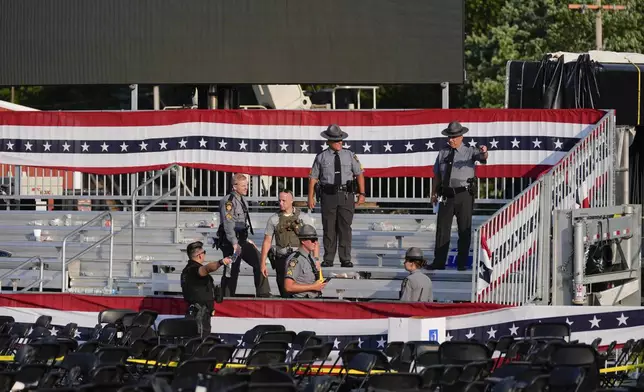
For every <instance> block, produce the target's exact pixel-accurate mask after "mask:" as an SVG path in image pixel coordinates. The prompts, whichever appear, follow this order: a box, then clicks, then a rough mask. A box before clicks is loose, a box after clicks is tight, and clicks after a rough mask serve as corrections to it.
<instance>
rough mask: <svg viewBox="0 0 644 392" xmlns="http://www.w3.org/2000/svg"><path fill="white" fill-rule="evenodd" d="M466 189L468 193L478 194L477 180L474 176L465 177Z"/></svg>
mask: <svg viewBox="0 0 644 392" xmlns="http://www.w3.org/2000/svg"><path fill="white" fill-rule="evenodd" d="M467 191H468V192H469V193H470V195H472V196H474V197H476V196H478V194H479V187H478V182H477V181H476V177H472V178H468V179H467Z"/></svg>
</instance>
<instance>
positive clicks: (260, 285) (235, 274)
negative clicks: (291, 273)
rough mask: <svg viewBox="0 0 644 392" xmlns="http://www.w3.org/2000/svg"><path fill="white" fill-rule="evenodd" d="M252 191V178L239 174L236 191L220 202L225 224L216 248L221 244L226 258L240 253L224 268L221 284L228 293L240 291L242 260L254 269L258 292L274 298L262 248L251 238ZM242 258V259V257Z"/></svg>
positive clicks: (234, 177) (220, 246) (222, 226)
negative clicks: (249, 198) (263, 268)
mask: <svg viewBox="0 0 644 392" xmlns="http://www.w3.org/2000/svg"><path fill="white" fill-rule="evenodd" d="M247 193H248V180H247V179H246V176H245V175H244V174H241V173H237V174H235V175H234V176H233V190H232V192H230V194H228V195H226V196H225V197H224V198H223V199H221V201H220V202H219V213H220V219H221V224H220V225H219V230H218V231H217V240H216V242H215V247H217V246H218V247H219V248H220V249H221V251H222V253H223V254H224V257H228V256H231V255H232V254H233V253H234V252H235V251H237V252H238V253H239V257H238V258H237V260H234V261H233V264H232V265H230V266H227V267H226V268H225V269H224V275H223V277H222V278H221V286H222V288H223V289H224V295H225V296H227V297H233V296H234V295H235V292H236V291H237V279H238V278H239V268H240V266H241V262H240V261H241V260H244V261H245V262H246V263H247V264H248V265H250V266H251V267H252V268H253V276H254V278H255V291H256V295H257V296H258V297H270V296H271V288H270V286H269V284H268V279H266V277H265V276H264V275H262V272H261V263H260V262H259V250H258V249H257V246H255V244H254V243H253V241H251V240H250V239H249V238H248V234H249V232H250V234H255V233H254V232H253V225H252V223H251V221H250V216H249V214H248V202H247V201H246V200H245V199H244V196H246V194H247ZM240 259H241V260H240Z"/></svg>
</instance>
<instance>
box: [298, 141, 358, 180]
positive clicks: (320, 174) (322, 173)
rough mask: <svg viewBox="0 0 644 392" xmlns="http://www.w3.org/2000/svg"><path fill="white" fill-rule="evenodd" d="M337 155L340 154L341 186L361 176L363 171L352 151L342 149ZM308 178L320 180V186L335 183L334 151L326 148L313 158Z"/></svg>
mask: <svg viewBox="0 0 644 392" xmlns="http://www.w3.org/2000/svg"><path fill="white" fill-rule="evenodd" d="M338 153H339V154H340V163H341V167H342V184H343V185H344V184H346V183H347V181H349V180H353V178H354V177H356V176H359V175H360V174H362V172H363V170H362V165H361V164H360V161H359V160H358V157H357V156H356V154H354V152H353V151H351V150H345V149H342V150H340V151H338ZM309 178H314V179H316V180H320V183H321V184H322V185H327V184H334V183H335V151H333V150H332V149H330V148H327V149H326V150H324V151H322V152H321V153H319V154H318V155H317V156H316V157H315V160H314V161H313V166H312V167H311V173H310V174H309Z"/></svg>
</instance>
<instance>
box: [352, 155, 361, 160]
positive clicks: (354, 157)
mask: <svg viewBox="0 0 644 392" xmlns="http://www.w3.org/2000/svg"><path fill="white" fill-rule="evenodd" d="M353 159H355V160H356V162H360V160H359V159H358V155H357V154H353Z"/></svg>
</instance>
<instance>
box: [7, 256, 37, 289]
mask: <svg viewBox="0 0 644 392" xmlns="http://www.w3.org/2000/svg"><path fill="white" fill-rule="evenodd" d="M36 260H38V262H39V263H40V277H39V279H38V280H37V281H36V282H38V283H39V284H40V287H39V291H40V292H41V293H42V286H43V281H44V275H45V265H44V263H43V261H42V257H40V256H32V257H30V258H28V259H27V260H25V261H24V262H22V263H20V264H19V265H18V266H17V267H16V268H14V269H12V270H11V271H9V272H6V273H5V274H3V275H2V276H0V291H2V281H3V280H4V279H5V278H6V277H9V276H11V275H13V274H14V273H16V272H18V271H20V270H21V269H22V268H23V267H25V266H26V265H28V264H32V263H33V262H34V261H36ZM31 287H33V285H32V286H29V288H31ZM23 291H25V290H23Z"/></svg>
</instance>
